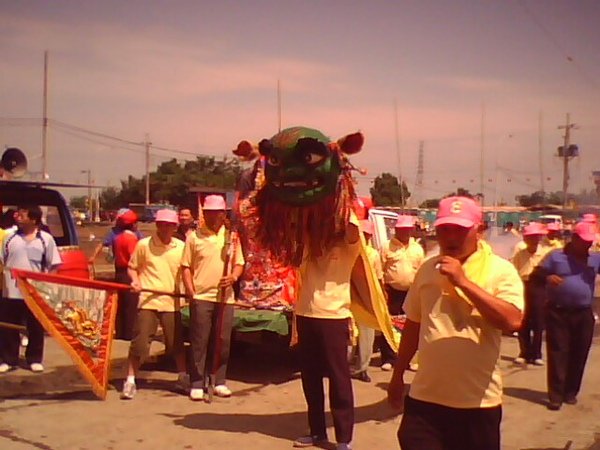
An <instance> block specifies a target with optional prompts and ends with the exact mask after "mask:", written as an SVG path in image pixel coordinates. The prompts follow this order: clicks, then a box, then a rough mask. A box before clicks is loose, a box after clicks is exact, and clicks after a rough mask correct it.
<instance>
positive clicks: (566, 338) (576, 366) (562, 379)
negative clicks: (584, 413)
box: [537, 222, 600, 411]
mask: <svg viewBox="0 0 600 450" xmlns="http://www.w3.org/2000/svg"><path fill="white" fill-rule="evenodd" d="M594 238H595V226H594V224H591V223H588V222H579V223H578V224H577V225H576V226H575V229H574V232H573V236H572V239H571V242H569V243H568V244H567V245H566V246H565V248H563V249H557V250H554V251H552V252H550V253H549V254H548V255H547V256H546V258H545V259H544V260H543V261H542V263H541V265H540V266H539V271H538V274H537V276H540V277H543V278H545V280H546V292H547V298H548V303H547V311H546V348H547V353H548V355H547V357H548V372H547V376H548V405H547V406H548V409H550V410H553V411H557V410H559V409H560V408H561V406H562V404H563V403H566V404H569V405H574V404H576V403H577V394H578V393H579V390H580V388H581V380H582V378H583V372H584V369H585V364H586V361H587V357H588V353H589V350H590V346H591V344H592V337H593V334H594V315H593V311H592V302H593V299H594V281H595V278H596V274H598V273H599V271H600V254H597V253H590V252H589V250H590V247H591V246H592V243H593V242H594Z"/></svg>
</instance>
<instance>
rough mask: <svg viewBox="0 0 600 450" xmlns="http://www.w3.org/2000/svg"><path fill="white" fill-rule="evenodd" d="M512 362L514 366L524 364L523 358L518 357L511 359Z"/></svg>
mask: <svg viewBox="0 0 600 450" xmlns="http://www.w3.org/2000/svg"><path fill="white" fill-rule="evenodd" d="M513 362H514V363H515V364H525V358H521V357H520V356H518V357H517V358H515V359H513Z"/></svg>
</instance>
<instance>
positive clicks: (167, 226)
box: [156, 222, 177, 240]
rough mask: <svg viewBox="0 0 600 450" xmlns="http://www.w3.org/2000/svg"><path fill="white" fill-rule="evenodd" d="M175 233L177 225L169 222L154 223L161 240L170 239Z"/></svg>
mask: <svg viewBox="0 0 600 450" xmlns="http://www.w3.org/2000/svg"><path fill="white" fill-rule="evenodd" d="M175 231H177V224H175V223H171V222H156V233H157V234H158V235H159V236H160V237H161V238H162V239H165V240H166V239H170V238H171V237H173V235H174V234H175Z"/></svg>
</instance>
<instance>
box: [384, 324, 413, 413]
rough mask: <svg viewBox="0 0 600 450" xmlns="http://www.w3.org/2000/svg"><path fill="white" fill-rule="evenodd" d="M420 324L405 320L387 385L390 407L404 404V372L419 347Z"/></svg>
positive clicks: (398, 407)
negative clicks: (392, 370)
mask: <svg viewBox="0 0 600 450" xmlns="http://www.w3.org/2000/svg"><path fill="white" fill-rule="evenodd" d="M420 329H421V324H420V323H419V322H413V321H412V320H409V319H406V322H405V323H404V329H403V330H402V339H401V340H400V347H399V348H398V357H397V359H396V364H394V372H393V374H392V378H391V380H390V384H389V385H388V391H387V395H388V401H389V403H390V405H392V407H394V408H396V409H401V408H402V404H403V403H404V372H405V371H406V369H407V368H408V366H409V364H410V361H411V360H412V359H413V356H415V353H416V351H417V348H418V346H419V332H420Z"/></svg>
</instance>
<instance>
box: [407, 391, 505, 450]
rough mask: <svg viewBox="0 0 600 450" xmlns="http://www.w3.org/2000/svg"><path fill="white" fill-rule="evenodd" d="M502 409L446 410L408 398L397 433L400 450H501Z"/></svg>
mask: <svg viewBox="0 0 600 450" xmlns="http://www.w3.org/2000/svg"><path fill="white" fill-rule="evenodd" d="M501 420H502V406H500V405H499V406H495V407H492V408H469V409H459V408H449V407H447V406H442V405H437V404H435V403H428V402H422V401H420V400H415V399H413V398H411V397H409V396H407V397H406V399H405V401H404V414H403V417H402V422H401V424H400V428H399V429H398V442H399V443H400V447H401V448H402V450H425V449H427V450H500V422H501Z"/></svg>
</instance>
